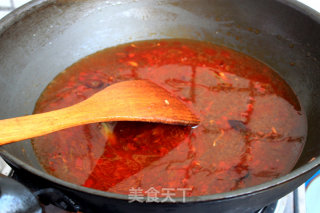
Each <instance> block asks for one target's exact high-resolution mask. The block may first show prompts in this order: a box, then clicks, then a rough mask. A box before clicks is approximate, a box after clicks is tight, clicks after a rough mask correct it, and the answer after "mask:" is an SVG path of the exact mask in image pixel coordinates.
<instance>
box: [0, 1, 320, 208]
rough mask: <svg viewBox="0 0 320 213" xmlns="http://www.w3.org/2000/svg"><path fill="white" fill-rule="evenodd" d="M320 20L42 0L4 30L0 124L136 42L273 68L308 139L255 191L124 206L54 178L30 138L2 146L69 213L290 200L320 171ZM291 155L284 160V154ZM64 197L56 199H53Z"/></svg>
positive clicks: (252, 11)
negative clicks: (302, 118) (108, 52)
mask: <svg viewBox="0 0 320 213" xmlns="http://www.w3.org/2000/svg"><path fill="white" fill-rule="evenodd" d="M319 35H320V15H319V14H318V13H317V12H315V11H313V10H311V9H309V8H307V7H305V6H303V5H302V4H300V3H298V2H295V1H289V0H277V1H276V0H139V1H135V0H117V1H114V0H110V1H108V0H105V1H102V0H82V1H76V0H36V1H33V2H31V3H29V4H27V5H26V6H24V7H22V8H19V9H18V10H16V11H14V12H13V13H11V14H10V15H9V16H7V17H6V18H5V19H4V20H3V21H2V22H1V23H0V119H5V118H9V117H14V116H20V115H25V114H30V113H32V111H33V108H34V105H35V102H36V100H37V98H38V97H39V95H40V93H41V92H42V91H43V89H44V88H45V87H46V85H47V84H48V83H49V82H50V81H51V80H52V79H53V77H55V76H56V75H57V74H58V73H59V72H61V71H62V70H64V69H65V68H66V67H68V66H70V65H71V64H72V63H74V62H76V61H77V60H78V59H80V58H82V57H84V56H86V55H89V54H91V53H94V52H96V51H98V50H100V49H103V48H106V47H110V46H114V45H117V44H120V43H126V42H130V41H134V40H145V39H154V38H191V39H198V40H207V41H211V42H213V43H218V44H222V45H225V46H227V47H231V48H233V49H236V50H239V51H241V52H244V53H246V54H248V55H251V56H253V57H255V58H257V59H259V60H261V61H263V62H264V63H266V64H268V65H270V66H271V67H273V68H274V69H275V70H276V71H278V72H279V73H280V75H281V76H282V77H283V78H284V79H285V80H286V81H287V82H288V83H289V85H290V86H291V87H292V88H293V90H294V91H295V92H296V94H297V95H298V97H299V99H300V102H301V104H302V106H303V108H304V109H305V111H306V114H307V117H308V139H307V143H306V146H305V149H304V151H303V153H302V155H301V157H300V159H299V161H298V163H297V165H296V167H295V169H294V170H293V171H292V172H291V173H289V174H288V175H285V176H283V177H280V178H277V179H275V180H273V181H270V182H267V183H264V184H261V185H257V186H254V187H250V188H245V189H241V190H236V191H232V192H227V193H221V194H214V195H208V196H200V197H190V198H187V200H186V203H182V202H181V201H182V200H180V202H178V203H174V204H172V203H136V202H134V203H130V204H129V203H128V197H127V196H125V195H118V194H112V193H108V192H102V191H97V190H93V189H89V188H84V187H80V186H77V185H74V184H71V183H68V182H65V181H62V180H59V179H57V178H55V177H52V176H50V175H48V174H47V173H46V172H45V171H44V170H43V169H42V168H41V166H40V165H39V163H38V160H37V158H36V157H35V155H34V152H33V149H32V146H31V144H30V142H29V141H22V142H19V143H16V144H10V145H6V146H3V147H1V148H0V153H1V155H2V156H3V157H4V158H5V159H6V161H7V162H9V163H10V165H12V166H13V167H14V169H15V174H16V175H17V176H19V178H20V181H21V182H23V183H25V184H27V185H28V186H29V187H31V188H33V189H34V190H38V192H39V193H38V194H46V195H47V196H46V198H47V199H48V200H49V201H51V202H54V203H56V204H57V205H60V206H62V207H64V208H69V209H73V210H79V209H80V210H84V211H85V212H108V211H110V212H151V211H152V212H165V211H168V212H169V211H172V212H184V213H187V212H198V211H199V212H214V211H216V212H250V211H254V210H257V209H259V208H261V207H263V206H265V205H266V204H269V203H271V202H273V201H274V200H276V199H278V198H280V197H282V196H284V195H286V194H287V193H289V192H291V191H292V190H294V189H295V188H296V187H298V186H299V185H300V184H302V183H303V182H305V181H306V180H307V179H308V178H309V177H311V175H312V174H313V173H314V172H315V171H316V170H317V169H319V165H320V142H319V137H320V133H319V129H320V97H319V96H320V95H319V94H320V83H319V82H320V39H319ZM284 154H286V153H284ZM58 191H59V192H61V193H58V195H59V196H60V197H59V196H58V197H52V196H51V197H50V195H51V194H52V192H58Z"/></svg>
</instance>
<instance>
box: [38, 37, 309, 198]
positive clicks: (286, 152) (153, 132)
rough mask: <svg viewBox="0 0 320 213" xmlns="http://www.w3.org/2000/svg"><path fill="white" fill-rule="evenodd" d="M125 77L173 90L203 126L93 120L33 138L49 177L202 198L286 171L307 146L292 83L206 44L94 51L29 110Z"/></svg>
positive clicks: (66, 101) (69, 100) (144, 44)
mask: <svg viewBox="0 0 320 213" xmlns="http://www.w3.org/2000/svg"><path fill="white" fill-rule="evenodd" d="M131 79H148V80H150V81H153V82H155V83H157V84H159V85H161V86H162V87H164V88H166V89H167V90H169V91H171V92H172V93H173V94H174V95H176V96H177V97H180V99H181V100H182V101H184V102H185V103H186V104H188V105H189V107H190V108H192V109H193V110H194V111H195V112H197V113H198V114H199V116H200V119H201V123H200V125H199V126H198V127H197V128H190V127H183V126H171V125H164V124H150V123H137V122H116V123H96V124H90V125H84V126H79V127H74V128H70V129H67V130H62V131H59V132H56V133H52V134H49V135H46V136H43V137H39V138H35V139H34V140H33V146H34V149H35V151H36V154H37V156H38V158H39V160H40V162H41V164H42V166H43V167H44V169H46V171H47V172H48V173H50V174H52V175H54V176H56V177H58V178H61V179H63V180H66V181H69V182H72V183H76V184H80V185H83V186H86V187H91V188H95V189H99V190H105V191H109V192H115V193H121V194H128V192H129V189H130V188H132V187H133V188H137V187H141V188H143V189H145V190H147V189H149V188H151V187H154V188H155V189H157V190H159V191H161V188H170V187H173V188H176V189H177V188H190V189H192V191H191V192H190V193H189V192H188V196H195V195H207V194H213V193H220V192H226V191H230V190H235V189H239V188H244V187H248V186H252V185H256V184H260V183H263V182H266V181H269V180H271V179H273V178H276V177H279V176H281V175H284V174H286V173H288V172H289V171H290V170H291V169H292V168H293V167H294V165H295V163H296V160H297V159H298V157H299V155H300V153H301V151H302V149H303V145H304V142H305V139H306V131H307V127H306V117H305V115H304V113H303V111H302V109H301V107H300V105H299V102H298V100H297V97H296V96H295V94H294V93H293V91H292V89H291V88H290V87H289V86H288V84H287V83H286V82H285V81H284V80H283V79H282V78H281V77H280V76H279V75H278V74H277V73H276V72H275V71H273V70H272V69H271V68H269V67H268V66H266V65H264V64H262V63H261V62H259V61H257V60H255V59H253V58H251V57H249V56H247V55H244V54H242V53H239V52H236V51H233V50H230V49H228V48H225V47H221V46H217V45H213V44H211V43H208V42H200V41H192V40H183V39H180V40H176V39H172V40H170V39H168V40H153V41H140V42H134V43H130V44H124V45H119V46H117V47H112V48H108V49H105V50H102V51H100V52H97V53H95V54H93V55H90V56H88V57H86V58H84V59H82V60H80V61H79V62H77V63H75V64H74V65H72V66H70V67H69V68H67V69H66V70H65V71H64V72H63V73H61V74H60V75H59V76H57V77H56V78H55V79H54V81H53V82H52V83H51V84H50V85H49V86H48V87H47V89H46V90H45V91H44V92H43V94H42V96H41V97H40V99H39V101H38V102H37V105H36V108H35V113H40V112H45V111H50V110H54V109H58V108H62V107H66V106H70V105H72V104H75V103H78V102H80V101H82V100H84V99H86V98H88V97H89V96H91V95H92V94H94V93H96V92H98V91H100V90H102V89H103V88H105V87H107V86H109V85H110V84H113V83H116V82H119V81H124V80H131ZM164 102H165V103H166V101H165V100H164ZM166 104H170V103H166Z"/></svg>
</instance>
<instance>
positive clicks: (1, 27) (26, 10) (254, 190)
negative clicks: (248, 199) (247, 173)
mask: <svg viewBox="0 0 320 213" xmlns="http://www.w3.org/2000/svg"><path fill="white" fill-rule="evenodd" d="M274 1H276V2H280V3H282V4H284V5H286V6H289V7H291V8H292V9H295V10H297V11H298V12H300V13H303V14H304V15H307V16H308V17H310V18H311V19H313V20H315V21H316V22H317V23H319V24H320V13H318V12H317V11H316V10H314V9H312V8H310V7H308V6H306V5H304V4H302V3H301V2H298V1H296V0H274ZM54 2H56V0H33V1H31V2H29V3H27V4H25V5H23V6H22V7H19V8H17V9H15V10H14V11H12V12H11V13H9V14H8V15H7V16H5V17H4V18H3V19H2V20H1V21H0V36H1V35H2V34H3V33H4V32H5V31H6V30H7V29H9V28H10V27H11V26H12V25H14V24H15V23H17V22H18V21H19V20H21V19H22V18H24V17H25V16H27V15H28V14H30V13H33V12H36V11H37V10H38V9H39V8H41V7H43V6H45V5H49V4H52V3H54ZM0 155H1V156H3V157H4V159H5V160H7V161H9V162H12V163H13V164H14V165H16V166H18V167H19V168H21V169H24V170H26V171H28V172H30V173H32V174H34V175H36V176H38V177H40V178H44V179H46V180H47V181H50V182H53V183H55V184H57V185H60V186H62V187H66V188H67V189H71V190H75V191H80V192H83V193H89V194H91V195H96V196H102V197H106V198H111V199H119V200H126V201H128V200H129V198H128V195H124V194H117V193H111V192H106V191H101V190H96V189H92V188H87V187H84V186H80V185H77V184H73V183H70V182H67V181H64V180H62V179H59V178H56V177H54V176H52V175H49V174H48V173H46V172H44V171H41V170H39V169H36V168H34V167H32V166H30V165H28V164H27V163H25V162H23V161H22V160H20V159H18V158H16V157H15V156H13V155H12V154H10V153H9V152H8V151H6V150H4V149H2V148H1V147H0ZM317 167H318V169H319V168H320V156H317V157H316V158H315V159H314V160H313V161H311V162H308V163H307V164H305V165H303V166H301V167H299V168H297V169H294V170H293V171H291V172H290V173H288V174H286V175H284V176H281V177H279V178H276V179H273V180H271V181H268V182H265V183H262V184H259V185H255V186H251V187H247V188H243V189H238V190H234V191H229V192H223V193H217V194H211V195H202V196H192V197H186V198H185V200H183V199H182V198H175V201H177V203H179V202H183V203H184V204H188V203H193V202H204V201H216V200H224V199H232V198H236V197H244V196H247V195H251V194H258V193H260V192H263V191H265V190H268V189H272V188H274V187H277V186H279V185H282V184H285V183H287V182H290V181H291V180H293V179H296V178H298V177H299V176H302V175H303V174H306V173H308V172H310V171H311V170H314V169H316V168H317ZM301 184H302V183H301ZM144 204H145V203H144ZM159 204H160V205H161V204H166V205H167V204H169V203H168V202H164V203H159ZM171 204H172V203H171Z"/></svg>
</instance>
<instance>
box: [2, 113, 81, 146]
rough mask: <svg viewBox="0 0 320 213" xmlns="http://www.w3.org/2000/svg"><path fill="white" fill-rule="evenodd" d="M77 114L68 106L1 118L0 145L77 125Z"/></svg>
mask: <svg viewBox="0 0 320 213" xmlns="http://www.w3.org/2000/svg"><path fill="white" fill-rule="evenodd" d="M71 112H72V113H71ZM77 116H79V114H76V113H74V110H72V107H67V108H64V109H61V110H55V111H51V112H46V113H40V114H34V115H27V116H23V117H17V118H10V119H5V120H0V145H4V144H8V143H11V142H15V141H20V140H25V139H29V138H33V137H37V136H41V135H45V134H49V133H51V132H55V131H58V130H61V129H66V128H69V127H72V126H75V124H74V123H75V122H74V119H76V117H77ZM59 118H60V119H59ZM61 118H64V119H61Z"/></svg>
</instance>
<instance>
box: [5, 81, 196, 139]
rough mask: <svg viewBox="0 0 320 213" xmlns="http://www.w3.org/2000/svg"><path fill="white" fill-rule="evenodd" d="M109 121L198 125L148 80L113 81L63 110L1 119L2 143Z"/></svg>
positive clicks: (170, 96) (179, 104)
mask: <svg viewBox="0 0 320 213" xmlns="http://www.w3.org/2000/svg"><path fill="white" fill-rule="evenodd" d="M107 121H145V122H153V123H166V124H179V125H197V124H198V123H199V122H200V121H199V119H198V118H197V116H195V115H194V114H193V113H192V112H191V110H190V109H189V108H188V107H187V106H186V105H184V104H183V103H182V102H181V101H179V100H178V99H177V98H175V97H174V96H173V95H171V94H170V93H169V92H168V91H167V90H165V89H164V88H162V87H159V86H158V85H156V84H154V83H151V82H149V81H146V80H132V81H123V82H120V83H116V84H113V85H111V86H109V87H107V88H105V89H103V90H102V91H100V92H98V93H96V94H94V95H93V96H91V97H90V98H88V99H86V100H84V101H82V102H80V103H78V104H75V105H73V106H70V107H66V108H63V109H59V110H55V111H51V112H45V113H40V114H34V115H28V116H23V117H18V118H10V119H5V120H0V145H3V144H7V143H11V142H16V141H20V140H24V139H29V138H33V137H37V136H41V135H45V134H48V133H52V132H55V131H58V130H62V129H66V128H69V127H73V126H79V125H83V124H90V123H96V122H107Z"/></svg>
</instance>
